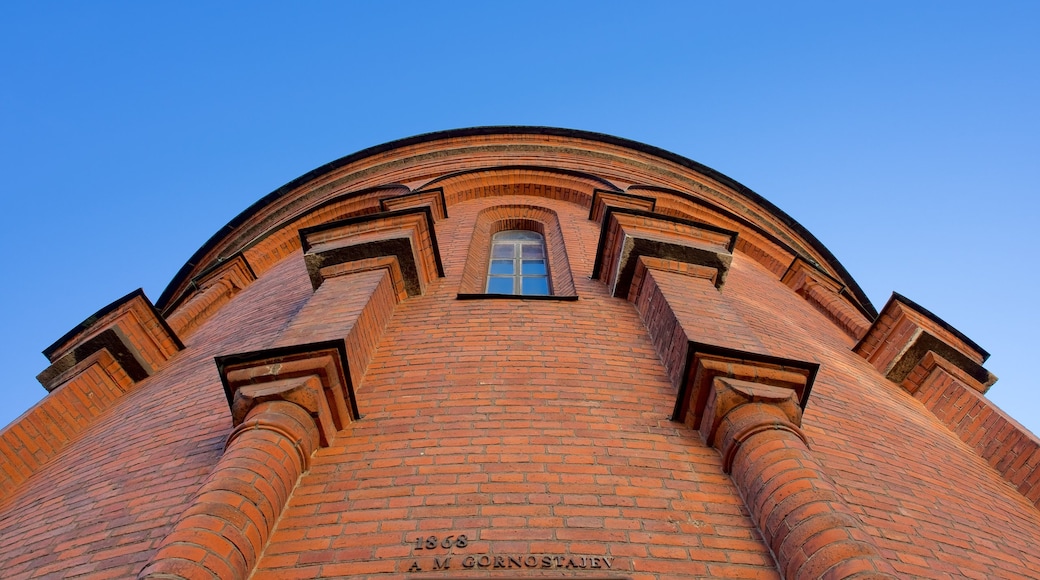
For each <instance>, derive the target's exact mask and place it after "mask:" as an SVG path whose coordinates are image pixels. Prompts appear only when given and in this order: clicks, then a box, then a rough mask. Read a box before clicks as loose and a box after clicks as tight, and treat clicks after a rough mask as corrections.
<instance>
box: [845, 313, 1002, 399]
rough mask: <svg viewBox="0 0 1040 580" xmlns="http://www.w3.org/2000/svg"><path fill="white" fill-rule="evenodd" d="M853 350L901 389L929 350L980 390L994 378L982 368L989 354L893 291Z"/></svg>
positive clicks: (987, 385) (995, 378)
mask: <svg viewBox="0 0 1040 580" xmlns="http://www.w3.org/2000/svg"><path fill="white" fill-rule="evenodd" d="M853 351H854V352H856V353H857V354H859V355H860V356H862V357H863V358H864V359H866V360H867V361H868V362H870V363H871V364H872V365H874V368H876V369H877V370H878V371H879V372H881V373H882V374H884V375H885V377H886V378H888V380H890V381H892V382H894V383H896V384H899V385H903V386H904V388H908V385H907V384H906V380H907V377H909V376H910V375H911V373H913V371H914V369H915V368H916V367H918V365H919V364H921V363H922V361H924V359H925V357H926V356H927V355H928V353H934V354H935V355H937V356H938V357H939V358H941V359H944V360H945V361H948V362H949V363H950V364H952V365H954V366H955V367H957V368H958V369H960V370H961V371H962V373H963V374H965V375H967V376H968V377H970V379H971V380H969V381H967V382H968V384H970V385H971V386H972V388H974V389H976V390H978V391H979V392H980V393H985V392H986V391H987V390H989V388H990V387H991V386H992V385H993V383H995V382H996V381H997V377H996V376H994V375H993V374H992V373H990V372H989V371H987V370H986V369H984V368H983V367H982V363H984V362H986V359H987V358H989V353H987V352H986V351H985V350H983V349H982V348H981V347H979V346H978V345H977V344H975V343H974V342H973V341H972V340H971V339H969V338H968V337H966V336H964V335H963V334H961V333H960V332H959V331H958V330H957V329H955V328H953V327H952V326H950V325H949V324H947V323H946V322H945V321H943V320H942V319H941V318H939V317H938V316H936V315H935V314H932V313H931V312H929V311H928V310H926V309H924V308H922V307H921V306H919V305H918V304H916V303H915V302H913V301H911V300H910V299H908V298H906V297H904V296H902V295H900V294H897V293H892V297H891V298H889V300H888V302H887V303H886V304H885V307H884V308H882V309H881V314H879V315H878V317H877V319H876V320H875V321H874V324H873V325H871V327H870V329H869V330H868V331H867V334H866V335H865V336H864V337H863V339H862V340H860V341H859V343H858V344H857V345H856V346H855V347H854V348H853ZM911 392H912V391H911Z"/></svg>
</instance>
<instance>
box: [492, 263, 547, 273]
mask: <svg viewBox="0 0 1040 580" xmlns="http://www.w3.org/2000/svg"><path fill="white" fill-rule="evenodd" d="M491 263H492V264H494V262H491ZM520 273H521V274H523V275H525V276H527V275H531V274H534V275H538V276H545V274H546V272H545V260H524V261H523V264H522V265H521V266H520Z"/></svg>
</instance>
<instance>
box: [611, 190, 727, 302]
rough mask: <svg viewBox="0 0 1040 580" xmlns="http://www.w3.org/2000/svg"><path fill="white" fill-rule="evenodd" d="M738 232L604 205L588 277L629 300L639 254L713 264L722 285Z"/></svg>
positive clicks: (692, 262) (670, 259) (717, 280)
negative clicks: (597, 280)
mask: <svg viewBox="0 0 1040 580" xmlns="http://www.w3.org/2000/svg"><path fill="white" fill-rule="evenodd" d="M736 240H737V233H736V232H734V231H731V230H726V229H723V228H719V227H716V226H713V225H709V224H703V223H699V222H694V221H690V220H685V219H680V218H675V217H670V216H666V215H661V214H656V213H653V212H649V211H643V210H636V209H623V208H617V207H609V206H608V207H607V208H606V210H605V212H604V217H603V224H602V226H601V227H600V237H599V244H598V246H597V247H596V262H595V264H594V265H593V267H592V277H593V278H597V279H600V280H602V281H603V282H605V283H606V284H607V287H608V288H609V289H610V293H611V295H612V296H616V297H621V298H627V297H628V294H629V290H630V288H631V285H632V280H633V278H634V276H635V271H636V265H637V264H638V263H639V258H640V257H643V256H646V257H651V258H660V259H662V260H668V261H675V262H684V263H687V264H694V265H698V266H705V267H709V268H713V269H715V270H717V271H718V276H717V277H716V279H715V287H716V288H721V287H722V285H723V283H724V282H725V278H726V272H727V271H728V270H729V266H730V264H731V263H732V261H733V247H734V245H735V244H736Z"/></svg>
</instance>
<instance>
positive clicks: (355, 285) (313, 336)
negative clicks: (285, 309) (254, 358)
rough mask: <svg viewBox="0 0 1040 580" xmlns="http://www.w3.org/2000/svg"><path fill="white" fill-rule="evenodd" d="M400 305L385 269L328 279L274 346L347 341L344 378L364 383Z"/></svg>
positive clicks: (397, 293) (355, 382)
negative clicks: (376, 350) (363, 380)
mask: <svg viewBox="0 0 1040 580" xmlns="http://www.w3.org/2000/svg"><path fill="white" fill-rule="evenodd" d="M398 302H400V292H399V290H396V291H395V288H394V281H393V279H392V277H391V275H390V274H389V273H388V271H387V270H386V269H377V270H369V271H360V272H356V273H353V274H350V275H346V276H337V277H335V278H330V279H328V280H326V281H325V283H324V284H322V286H321V288H318V290H317V292H315V293H314V295H313V296H311V298H310V300H308V301H307V304H306V305H305V306H304V307H303V308H302V309H301V310H300V311H299V312H298V313H297V315H296V316H295V318H294V319H293V321H292V322H291V323H290V324H289V326H288V328H286V329H285V330H284V331H283V332H282V334H281V335H280V336H279V337H278V339H277V340H276V341H275V346H280V347H292V346H293V345H296V344H299V343H303V342H308V341H314V340H319V341H320V340H336V341H345V345H346V346H345V359H344V361H345V363H346V364H345V366H344V368H345V369H346V373H347V374H346V377H347V379H348V381H349V384H350V385H355V386H356V385H360V384H361V381H362V379H363V378H364V376H365V373H366V372H367V370H368V364H369V361H370V360H371V358H372V354H373V353H374V352H375V349H376V346H377V345H378V344H379V341H380V340H381V339H382V336H383V332H384V330H385V329H386V325H387V324H388V323H389V322H390V319H391V318H392V317H393V315H394V310H395V308H396V307H397V304H398Z"/></svg>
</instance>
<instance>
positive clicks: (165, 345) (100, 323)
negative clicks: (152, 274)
mask: <svg viewBox="0 0 1040 580" xmlns="http://www.w3.org/2000/svg"><path fill="white" fill-rule="evenodd" d="M183 348H184V345H183V344H182V343H181V341H180V339H179V338H177V335H176V334H175V333H174V332H173V330H172V329H171V328H170V327H169V325H168V324H166V321H165V320H164V319H163V318H162V317H161V316H159V313H158V312H156V310H155V307H154V306H152V302H151V301H150V300H148V297H146V296H145V295H144V292H143V291H142V290H140V289H138V290H135V291H133V292H131V293H130V294H127V295H126V296H123V297H122V298H120V299H119V300H116V301H115V302H113V303H111V304H109V305H108V306H106V307H104V308H102V309H101V310H99V311H98V312H97V313H95V314H94V315H93V316H91V317H90V318H88V319H86V320H85V321H83V322H82V323H80V324H79V325H77V326H76V327H75V328H73V329H72V330H71V331H69V332H68V333H67V334H66V335H65V336H63V337H61V338H60V339H58V341H57V342H55V343H54V344H52V345H51V346H49V347H47V348H46V349H45V350H44V351H43V354H44V356H46V357H47V359H48V360H50V361H51V365H50V366H49V367H47V368H46V369H45V370H44V371H43V372H41V373H40V374H39V375H37V377H36V378H37V380H39V381H40V384H41V385H43V387H44V388H45V389H47V390H48V391H53V390H54V389H56V388H57V387H58V386H60V385H62V384H64V383H66V382H68V381H69V380H70V379H72V378H73V377H75V376H76V375H77V374H78V373H80V372H82V371H83V369H84V368H85V366H84V365H83V364H81V363H83V362H84V361H86V360H87V359H89V358H91V356H92V355H94V354H96V353H97V352H98V351H101V350H106V351H108V353H109V355H111V357H112V358H113V359H114V360H115V362H116V363H118V364H119V366H120V367H122V369H123V371H124V372H125V373H126V374H127V375H128V376H129V377H130V379H131V380H133V382H134V383H137V382H140V381H142V380H144V379H145V378H147V377H149V376H151V375H153V374H155V372H156V371H158V370H159V369H161V368H162V367H163V366H164V365H165V364H166V361H168V360H169V359H170V357H172V356H173V355H174V354H175V353H176V352H177V351H179V350H182V349H183Z"/></svg>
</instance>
